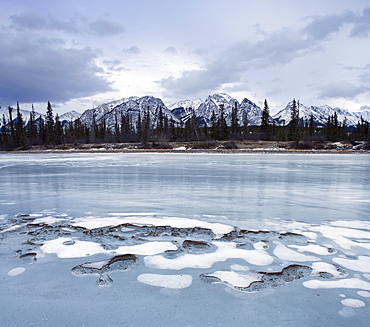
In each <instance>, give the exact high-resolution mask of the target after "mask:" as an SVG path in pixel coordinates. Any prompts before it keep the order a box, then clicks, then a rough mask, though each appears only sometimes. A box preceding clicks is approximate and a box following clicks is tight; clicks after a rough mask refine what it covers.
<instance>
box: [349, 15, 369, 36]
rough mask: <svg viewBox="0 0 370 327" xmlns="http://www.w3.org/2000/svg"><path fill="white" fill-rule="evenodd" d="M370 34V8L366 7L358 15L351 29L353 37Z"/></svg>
mask: <svg viewBox="0 0 370 327" xmlns="http://www.w3.org/2000/svg"><path fill="white" fill-rule="evenodd" d="M369 35H370V8H366V9H365V10H364V11H363V13H362V15H360V16H359V17H358V18H357V20H356V23H355V26H354V27H353V29H352V31H351V36H354V37H369Z"/></svg>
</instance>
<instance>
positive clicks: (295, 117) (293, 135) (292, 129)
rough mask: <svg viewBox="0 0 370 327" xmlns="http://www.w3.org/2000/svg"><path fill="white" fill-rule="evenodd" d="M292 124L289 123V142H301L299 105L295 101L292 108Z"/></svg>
mask: <svg viewBox="0 0 370 327" xmlns="http://www.w3.org/2000/svg"><path fill="white" fill-rule="evenodd" d="M290 118H291V120H290V122H289V140H290V141H293V140H295V141H298V140H299V103H298V105H297V102H296V100H295V99H293V101H292V105H291V107H290Z"/></svg>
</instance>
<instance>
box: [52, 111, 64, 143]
mask: <svg viewBox="0 0 370 327" xmlns="http://www.w3.org/2000/svg"><path fill="white" fill-rule="evenodd" d="M54 140H55V143H56V144H62V143H63V127H62V123H61V122H60V120H59V115H58V114H57V115H56V117H55V128H54Z"/></svg>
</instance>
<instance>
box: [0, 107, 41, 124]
mask: <svg viewBox="0 0 370 327" xmlns="http://www.w3.org/2000/svg"><path fill="white" fill-rule="evenodd" d="M20 113H21V115H22V120H23V123H24V124H25V125H27V124H28V121H29V119H30V113H31V111H29V110H24V109H20ZM35 115H36V119H37V118H39V117H40V116H42V117H44V115H43V114H40V113H38V112H35ZM3 118H5V121H6V122H7V123H8V122H9V110H8V107H3V106H1V107H0V127H1V126H2V125H3ZM12 118H13V121H14V120H16V119H17V108H13V111H12Z"/></svg>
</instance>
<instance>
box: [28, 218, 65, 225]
mask: <svg viewBox="0 0 370 327" xmlns="http://www.w3.org/2000/svg"><path fill="white" fill-rule="evenodd" d="M65 220H66V218H56V217H52V216H49V217H43V218H39V219H35V220H34V221H32V224H47V225H52V224H55V223H58V222H60V221H65Z"/></svg>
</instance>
